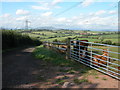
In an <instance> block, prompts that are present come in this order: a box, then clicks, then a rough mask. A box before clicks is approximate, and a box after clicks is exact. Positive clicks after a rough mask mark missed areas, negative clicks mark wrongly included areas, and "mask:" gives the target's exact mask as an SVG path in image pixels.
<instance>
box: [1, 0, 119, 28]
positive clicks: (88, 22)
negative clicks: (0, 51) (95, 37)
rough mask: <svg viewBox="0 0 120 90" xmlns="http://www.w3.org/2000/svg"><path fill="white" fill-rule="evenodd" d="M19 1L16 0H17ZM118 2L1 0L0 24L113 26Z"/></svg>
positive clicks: (16, 25)
mask: <svg viewBox="0 0 120 90" xmlns="http://www.w3.org/2000/svg"><path fill="white" fill-rule="evenodd" d="M19 1H20V0H19ZM117 10H118V2H117V1H116V2H98V1H97V0H83V2H81V3H80V2H78V1H77V2H65V1H64V0H51V2H48V1H41V2H23V0H22V2H16V0H15V1H14V0H13V1H12V2H4V1H3V2H2V12H1V13H0V23H2V24H1V25H0V27H5V28H24V27H25V20H29V21H30V22H31V23H29V28H40V27H54V28H65V29H80V30H81V29H90V30H117V27H118V25H117V24H118V11H117Z"/></svg>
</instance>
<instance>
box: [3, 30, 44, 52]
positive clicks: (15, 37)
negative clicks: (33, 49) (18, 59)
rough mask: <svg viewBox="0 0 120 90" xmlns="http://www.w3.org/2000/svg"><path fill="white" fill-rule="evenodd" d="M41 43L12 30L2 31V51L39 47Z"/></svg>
mask: <svg viewBox="0 0 120 90" xmlns="http://www.w3.org/2000/svg"><path fill="white" fill-rule="evenodd" d="M41 43H42V42H41V41H39V40H37V39H36V38H31V37H29V36H28V35H22V34H20V33H17V32H16V31H12V30H2V49H3V50H6V49H11V48H16V47H23V46H30V45H40V44H41Z"/></svg>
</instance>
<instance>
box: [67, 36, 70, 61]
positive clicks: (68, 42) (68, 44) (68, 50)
mask: <svg viewBox="0 0 120 90" xmlns="http://www.w3.org/2000/svg"><path fill="white" fill-rule="evenodd" d="M70 40H71V38H68V40H67V43H66V44H67V51H66V59H70Z"/></svg>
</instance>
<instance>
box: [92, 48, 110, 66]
mask: <svg viewBox="0 0 120 90" xmlns="http://www.w3.org/2000/svg"><path fill="white" fill-rule="evenodd" d="M103 50H104V51H103V54H102V55H94V56H93V57H94V59H93V61H95V62H97V63H94V62H93V64H96V65H98V66H103V65H100V64H99V63H101V64H104V65H106V64H107V62H105V61H107V60H108V57H106V56H108V54H109V53H108V52H107V50H106V49H103ZM99 59H101V60H102V61H101V60H99ZM103 60H104V61H103Z"/></svg>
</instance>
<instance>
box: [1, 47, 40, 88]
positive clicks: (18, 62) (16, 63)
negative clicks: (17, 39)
mask: <svg viewBox="0 0 120 90" xmlns="http://www.w3.org/2000/svg"><path fill="white" fill-rule="evenodd" d="M33 50H34V48H26V49H23V50H16V51H12V52H9V53H7V54H5V55H4V54H3V60H2V61H3V62H2V63H3V68H2V69H3V73H2V75H3V76H2V77H3V80H2V81H3V88H4V87H15V86H20V85H22V84H28V83H33V82H37V79H36V78H35V76H34V75H33V74H32V72H33V71H35V70H40V69H41V67H40V66H39V64H40V62H41V60H37V59H35V58H33V57H32V56H31V52H32V51H33Z"/></svg>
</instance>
